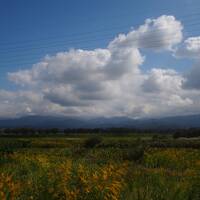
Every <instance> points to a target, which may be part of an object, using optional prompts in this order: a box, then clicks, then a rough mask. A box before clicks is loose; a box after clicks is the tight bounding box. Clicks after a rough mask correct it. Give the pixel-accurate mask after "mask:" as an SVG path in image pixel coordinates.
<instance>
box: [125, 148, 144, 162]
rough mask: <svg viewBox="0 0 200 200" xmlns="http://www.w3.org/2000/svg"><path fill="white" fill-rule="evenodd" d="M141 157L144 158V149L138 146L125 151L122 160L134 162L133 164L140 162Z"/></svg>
mask: <svg viewBox="0 0 200 200" xmlns="http://www.w3.org/2000/svg"><path fill="white" fill-rule="evenodd" d="M143 157H144V147H143V146H138V147H135V148H133V149H131V150H127V151H126V152H124V154H123V159H124V160H129V161H135V162H140V161H141V160H142V159H143Z"/></svg>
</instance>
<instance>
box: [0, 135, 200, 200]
mask: <svg viewBox="0 0 200 200" xmlns="http://www.w3.org/2000/svg"><path fill="white" fill-rule="evenodd" d="M0 155H1V156H0V199H2V200H4V199H18V200H27V199H34V200H35V199H41V200H51V199H69V200H73V199H74V200H76V199H80V200H101V199H102V200H103V199H104V200H118V199H119V200H120V199H122V200H200V140H199V139H195V140H191V139H190V140H188V139H187V140H186V139H178V140H174V139H173V138H172V137H171V136H170V135H168V136H166V137H155V136H153V135H148V134H147V135H127V136H112V135H110V136H102V137H101V138H99V137H97V136H91V135H76V136H68V137H67V136H61V137H35V138H34V137H32V138H31V137H29V138H25V137H24V138H23V137H18V138H17V137H16V138H8V137H7V138H5V137H4V138H0Z"/></svg>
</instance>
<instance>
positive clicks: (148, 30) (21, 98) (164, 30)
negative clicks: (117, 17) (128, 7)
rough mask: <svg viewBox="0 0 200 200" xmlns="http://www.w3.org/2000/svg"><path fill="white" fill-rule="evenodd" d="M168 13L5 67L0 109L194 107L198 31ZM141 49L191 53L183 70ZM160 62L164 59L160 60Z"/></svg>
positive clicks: (198, 92) (97, 111) (137, 113)
mask: <svg viewBox="0 0 200 200" xmlns="http://www.w3.org/2000/svg"><path fill="white" fill-rule="evenodd" d="M182 31H183V25H182V24H181V22H180V21H178V20H176V19H175V17H173V16H165V15H163V16H161V17H159V18H157V19H147V20H146V21H145V23H144V24H143V25H141V26H140V27H139V28H138V29H135V30H131V31H130V32H129V33H127V34H120V35H118V36H117V37H116V38H114V39H113V40H112V41H111V42H110V43H109V44H108V46H107V48H105V49H94V50H92V51H86V50H81V49H73V50H70V51H66V52H59V53H57V54H56V55H54V56H46V57H45V58H44V59H43V60H42V61H41V62H39V63H36V64H34V65H33V66H32V68H31V69H27V70H22V71H17V72H14V73H8V78H9V80H10V81H12V82H13V84H17V85H19V86H20V89H19V90H18V91H16V92H11V91H5V90H3V89H2V90H0V102H1V104H0V115H1V116H2V117H13V116H23V115H30V114H36V115H67V116H128V117H135V118H136V117H137V118H138V117H162V116H169V115H185V114H194V113H200V103H199V102H200V78H199V77H200V64H199V63H200V61H199V60H200V37H196V38H195V37H193V38H186V39H185V41H184V37H183V33H182ZM143 49H146V50H149V51H153V52H154V53H155V59H156V54H158V53H159V52H164V51H167V52H170V53H171V55H172V56H174V57H175V58H177V59H182V58H184V59H185V58H187V59H193V60H194V61H195V62H196V64H195V66H193V67H192V66H191V67H190V66H188V70H187V73H185V74H180V73H178V72H176V71H175V70H174V69H169V67H168V66H166V68H165V69H161V68H159V67H156V66H151V67H152V69H151V70H150V71H148V72H143V71H142V70H141V66H142V65H143V63H144V62H145V55H142V53H141V51H142V50H143ZM163 65H165V63H163Z"/></svg>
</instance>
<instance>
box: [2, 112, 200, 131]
mask: <svg viewBox="0 0 200 200" xmlns="http://www.w3.org/2000/svg"><path fill="white" fill-rule="evenodd" d="M0 127H1V128H14V127H33V128H53V127H54V128H111V127H127V128H141V129H143V128H144V129H147V128H151V129H154V128H155V129H156V128H161V129H166V128H193V127H194V128H195V127H200V115H190V116H176V117H165V118H160V119H131V118H128V117H112V118H105V117H100V118H92V119H84V118H80V117H79V118H75V117H50V116H46V117H45V116H25V117H21V118H15V119H0Z"/></svg>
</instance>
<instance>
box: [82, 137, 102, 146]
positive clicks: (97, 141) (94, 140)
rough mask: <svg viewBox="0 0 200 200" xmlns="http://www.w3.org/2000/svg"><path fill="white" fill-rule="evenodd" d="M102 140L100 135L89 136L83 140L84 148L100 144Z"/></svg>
mask: <svg viewBox="0 0 200 200" xmlns="http://www.w3.org/2000/svg"><path fill="white" fill-rule="evenodd" d="M101 142H102V138H101V137H98V136H96V137H92V138H89V139H87V140H86V141H85V143H84V147H86V148H94V147H95V146H97V145H98V144H100V143H101Z"/></svg>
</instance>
